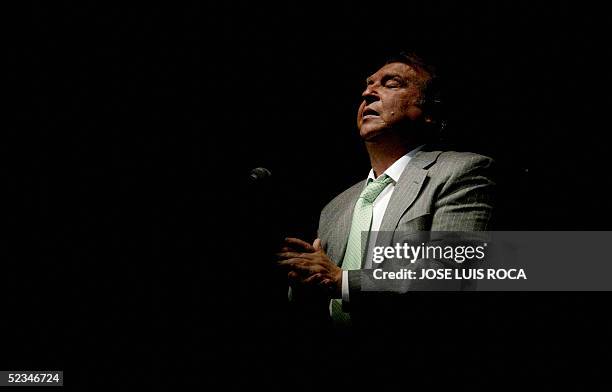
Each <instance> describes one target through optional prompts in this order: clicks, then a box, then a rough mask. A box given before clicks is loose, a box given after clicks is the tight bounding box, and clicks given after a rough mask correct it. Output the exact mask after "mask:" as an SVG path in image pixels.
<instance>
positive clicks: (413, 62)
mask: <svg viewBox="0 0 612 392" xmlns="http://www.w3.org/2000/svg"><path fill="white" fill-rule="evenodd" d="M390 63H404V64H406V65H409V66H410V67H412V68H414V69H415V70H416V71H417V72H424V73H426V74H427V75H428V78H427V80H426V81H425V82H424V83H423V84H422V85H421V100H420V101H419V106H420V107H421V108H422V109H423V112H424V113H426V114H427V115H428V116H430V117H431V118H432V120H433V126H432V128H433V132H434V134H435V135H431V136H434V138H436V139H439V138H440V136H441V132H442V130H443V129H444V128H445V127H446V111H445V100H444V90H443V84H442V79H441V78H440V75H439V74H438V72H437V69H436V67H435V66H434V65H433V64H432V63H430V62H427V61H425V60H424V59H423V58H422V57H421V56H419V55H417V54H416V53H413V52H404V51H402V52H399V53H398V54H395V55H393V56H390V57H388V58H387V61H386V63H385V64H390Z"/></svg>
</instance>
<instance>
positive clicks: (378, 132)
mask: <svg viewBox="0 0 612 392" xmlns="http://www.w3.org/2000/svg"><path fill="white" fill-rule="evenodd" d="M387 131H388V129H387V128H372V129H367V128H361V131H360V132H359V134H360V136H361V140H363V141H364V142H376V141H377V140H379V139H380V138H381V137H383V136H384V135H385V134H386V133H387Z"/></svg>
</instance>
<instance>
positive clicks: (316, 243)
mask: <svg viewBox="0 0 612 392" xmlns="http://www.w3.org/2000/svg"><path fill="white" fill-rule="evenodd" d="M312 247H313V248H315V250H316V251H319V250H323V247H322V246H321V239H320V238H317V239H316V240H314V242H313V243H312Z"/></svg>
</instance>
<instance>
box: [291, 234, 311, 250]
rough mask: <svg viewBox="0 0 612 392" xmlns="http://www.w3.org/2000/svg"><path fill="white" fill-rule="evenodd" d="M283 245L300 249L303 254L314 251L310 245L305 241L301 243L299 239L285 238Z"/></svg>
mask: <svg viewBox="0 0 612 392" xmlns="http://www.w3.org/2000/svg"><path fill="white" fill-rule="evenodd" d="M285 245H287V246H290V247H293V248H297V249H301V250H303V251H305V252H314V251H315V249H314V248H313V246H312V245H310V244H309V243H308V242H306V241H302V240H301V239H299V238H292V237H287V238H285Z"/></svg>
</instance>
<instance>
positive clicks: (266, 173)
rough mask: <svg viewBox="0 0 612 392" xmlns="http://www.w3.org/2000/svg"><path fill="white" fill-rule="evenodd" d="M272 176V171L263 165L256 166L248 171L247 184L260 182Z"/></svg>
mask: <svg viewBox="0 0 612 392" xmlns="http://www.w3.org/2000/svg"><path fill="white" fill-rule="evenodd" d="M271 176H272V172H270V170H268V169H266V168H265V167H256V168H255V169H252V170H251V172H250V173H249V184H256V183H260V182H262V181H264V180H266V179H268V178H269V177H271Z"/></svg>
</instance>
